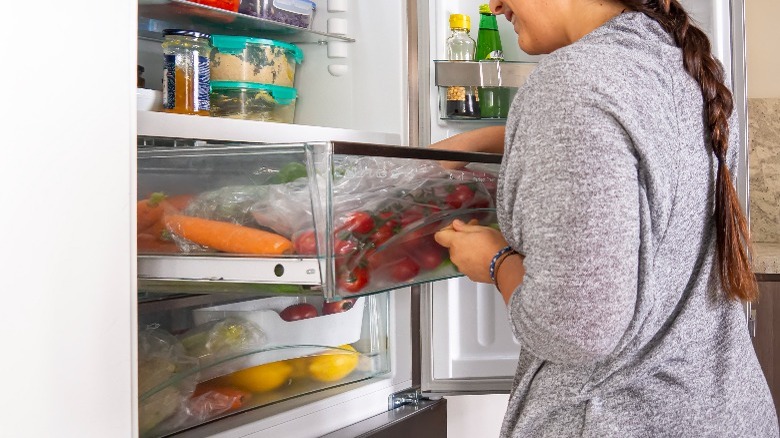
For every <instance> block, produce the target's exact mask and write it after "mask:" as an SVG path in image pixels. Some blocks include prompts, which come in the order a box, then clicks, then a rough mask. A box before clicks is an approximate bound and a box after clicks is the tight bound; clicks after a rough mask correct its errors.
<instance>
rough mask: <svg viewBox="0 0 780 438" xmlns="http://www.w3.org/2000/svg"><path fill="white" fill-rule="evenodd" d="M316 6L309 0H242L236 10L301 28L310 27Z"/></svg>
mask: <svg viewBox="0 0 780 438" xmlns="http://www.w3.org/2000/svg"><path fill="white" fill-rule="evenodd" d="M316 7H317V6H316V5H315V4H314V2H313V1H310V0H242V1H241V6H240V7H239V8H238V12H240V13H242V14H246V15H252V16H254V17H258V18H263V19H265V20H271V21H276V22H278V23H282V24H287V25H290V26H295V27H300V28H302V29H311V26H312V23H313V22H314V12H315V11H316Z"/></svg>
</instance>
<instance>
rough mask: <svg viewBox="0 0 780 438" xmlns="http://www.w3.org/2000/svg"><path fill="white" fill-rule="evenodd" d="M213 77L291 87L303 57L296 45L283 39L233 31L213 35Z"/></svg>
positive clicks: (214, 78)
mask: <svg viewBox="0 0 780 438" xmlns="http://www.w3.org/2000/svg"><path fill="white" fill-rule="evenodd" d="M212 44H213V45H214V51H213V52H212V56H211V80H213V81H233V82H253V83H257V84H269V85H279V86H282V87H292V86H293V84H294V83H295V68H296V65H297V64H300V63H301V61H303V52H302V51H301V49H300V48H298V47H297V46H295V45H293V44H290V43H284V42H281V41H275V40H268V39H262V38H252V37H244V36H232V35H214V36H212Z"/></svg>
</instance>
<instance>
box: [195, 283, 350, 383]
mask: <svg viewBox="0 0 780 438" xmlns="http://www.w3.org/2000/svg"><path fill="white" fill-rule="evenodd" d="M299 302H300V301H299V299H298V298H296V297H273V298H263V299H259V300H254V301H246V302H242V303H235V304H225V305H222V306H215V307H207V308H203V309H196V310H194V311H193V312H192V316H193V320H194V322H195V324H196V325H201V324H205V323H207V322H211V321H219V320H223V319H225V318H241V319H245V320H248V321H251V322H253V323H254V324H256V325H257V326H258V327H259V328H260V329H261V330H262V331H263V333H265V335H266V344H265V345H264V346H263V349H264V350H266V351H265V352H264V353H263V354H258V355H252V356H248V357H247V358H246V361H245V362H244V363H242V364H241V367H250V366H257V365H262V364H265V363H270V362H275V361H280V360H285V359H293V358H295V357H302V356H307V355H311V354H316V353H320V352H322V351H325V350H327V349H328V347H337V346H340V345H344V344H351V343H353V342H356V341H358V340H359V339H360V332H361V330H362V325H363V307H364V303H365V298H357V299H356V301H355V304H354V306H353V307H352V308H351V309H349V310H347V311H344V312H341V313H333V314H330V315H320V316H317V317H315V318H309V319H301V320H298V321H285V320H283V319H282V318H281V317H280V316H279V312H281V311H282V310H284V309H285V308H286V307H288V306H291V305H293V304H298V303H299ZM315 307H316V306H315ZM294 346H300V347H299V348H282V347H294ZM239 369H240V368H239Z"/></svg>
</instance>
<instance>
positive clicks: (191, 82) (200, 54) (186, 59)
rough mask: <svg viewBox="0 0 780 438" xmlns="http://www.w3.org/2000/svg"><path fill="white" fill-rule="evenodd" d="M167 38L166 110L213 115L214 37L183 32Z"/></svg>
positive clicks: (173, 32)
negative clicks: (211, 63)
mask: <svg viewBox="0 0 780 438" xmlns="http://www.w3.org/2000/svg"><path fill="white" fill-rule="evenodd" d="M163 35H164V39H163V43H162V48H163V56H164V60H163V108H164V110H165V111H167V112H173V113H180V114H199V115H205V116H207V115H209V108H210V103H209V86H210V82H211V74H210V71H211V70H210V65H209V62H210V57H211V36H210V35H208V34H205V33H201V32H195V31H191V30H179V29H166V30H165V31H164V32H163Z"/></svg>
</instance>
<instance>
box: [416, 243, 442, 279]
mask: <svg viewBox="0 0 780 438" xmlns="http://www.w3.org/2000/svg"><path fill="white" fill-rule="evenodd" d="M410 255H411V257H412V258H413V259H414V261H415V262H417V264H418V265H420V268H422V269H424V270H426V271H430V270H431V269H436V268H437V267H438V266H439V265H441V262H443V261H444V247H442V246H441V245H439V244H438V243H436V241H435V240H433V238H432V237H429V238H425V239H423V241H422V242H420V244H419V245H417V246H416V247H415V248H413V249H412V251H411V254H410Z"/></svg>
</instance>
